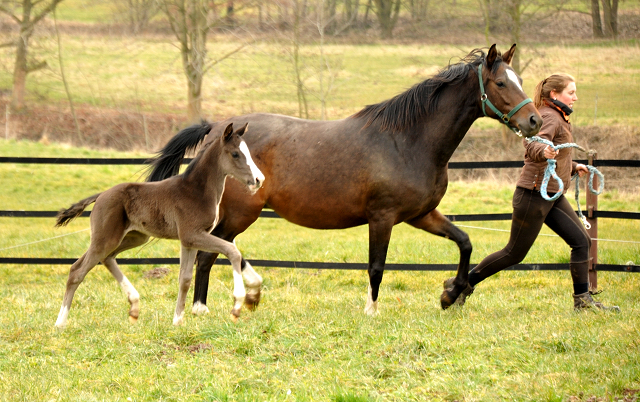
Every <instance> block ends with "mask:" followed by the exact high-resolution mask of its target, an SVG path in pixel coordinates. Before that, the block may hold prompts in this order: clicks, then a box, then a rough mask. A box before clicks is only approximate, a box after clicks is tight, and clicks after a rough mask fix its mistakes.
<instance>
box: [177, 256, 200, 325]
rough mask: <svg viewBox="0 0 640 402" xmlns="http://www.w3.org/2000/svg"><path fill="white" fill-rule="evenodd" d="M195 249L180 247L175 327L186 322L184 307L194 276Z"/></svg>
mask: <svg viewBox="0 0 640 402" xmlns="http://www.w3.org/2000/svg"><path fill="white" fill-rule="evenodd" d="M197 252H198V250H197V249H195V248H190V247H185V246H184V244H183V245H181V247H180V277H179V279H178V281H179V284H178V301H177V302H176V311H175V314H174V315H173V325H181V324H182V322H183V321H184V305H185V303H186V301H187V292H188V291H189V286H191V277H192V276H193V263H194V261H195V259H196V253H197Z"/></svg>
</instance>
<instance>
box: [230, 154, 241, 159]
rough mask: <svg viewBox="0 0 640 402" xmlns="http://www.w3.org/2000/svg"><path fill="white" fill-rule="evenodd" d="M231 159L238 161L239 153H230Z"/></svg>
mask: <svg viewBox="0 0 640 402" xmlns="http://www.w3.org/2000/svg"><path fill="white" fill-rule="evenodd" d="M231 157H232V158H233V159H238V158H239V157H240V154H239V153H237V152H232V153H231Z"/></svg>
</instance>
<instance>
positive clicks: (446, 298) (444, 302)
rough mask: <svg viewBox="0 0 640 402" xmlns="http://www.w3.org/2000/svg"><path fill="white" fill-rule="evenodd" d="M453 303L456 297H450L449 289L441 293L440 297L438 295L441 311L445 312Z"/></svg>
mask: <svg viewBox="0 0 640 402" xmlns="http://www.w3.org/2000/svg"><path fill="white" fill-rule="evenodd" d="M452 290H453V289H452ZM455 301H456V297H452V295H451V293H450V292H449V289H445V290H444V291H443V292H442V295H440V306H442V309H443V310H446V309H448V308H449V307H451V305H452V304H453V303H455Z"/></svg>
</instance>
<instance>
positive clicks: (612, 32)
mask: <svg viewBox="0 0 640 402" xmlns="http://www.w3.org/2000/svg"><path fill="white" fill-rule="evenodd" d="M602 12H603V14H604V36H606V37H607V38H617V37H618V0H602Z"/></svg>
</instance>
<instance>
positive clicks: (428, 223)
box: [407, 209, 473, 309]
mask: <svg viewBox="0 0 640 402" xmlns="http://www.w3.org/2000/svg"><path fill="white" fill-rule="evenodd" d="M407 223H408V224H410V225H411V226H413V227H416V228H418V229H422V230H425V231H427V232H429V233H433V234H434V235H437V236H440V237H444V238H446V239H451V240H453V241H455V242H456V244H457V245H458V249H460V262H459V263H458V271H457V273H456V277H455V279H454V281H453V287H452V288H449V289H445V290H444V291H443V292H442V295H441V296H440V305H441V306H442V308H443V309H446V308H448V307H449V306H451V305H452V304H453V303H454V302H455V301H456V299H457V298H458V296H460V293H462V291H463V290H464V289H466V287H467V285H468V284H469V260H470V259H471V251H472V250H473V247H472V246H471V241H469V236H468V235H467V234H466V233H465V232H464V231H462V230H461V229H459V228H458V227H457V226H455V225H454V224H453V223H451V221H450V220H449V219H448V218H447V217H446V216H444V215H442V214H441V213H440V212H439V211H438V210H436V209H434V210H432V211H431V212H429V213H428V214H426V215H424V216H422V217H419V218H416V219H414V220H411V221H407Z"/></svg>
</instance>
